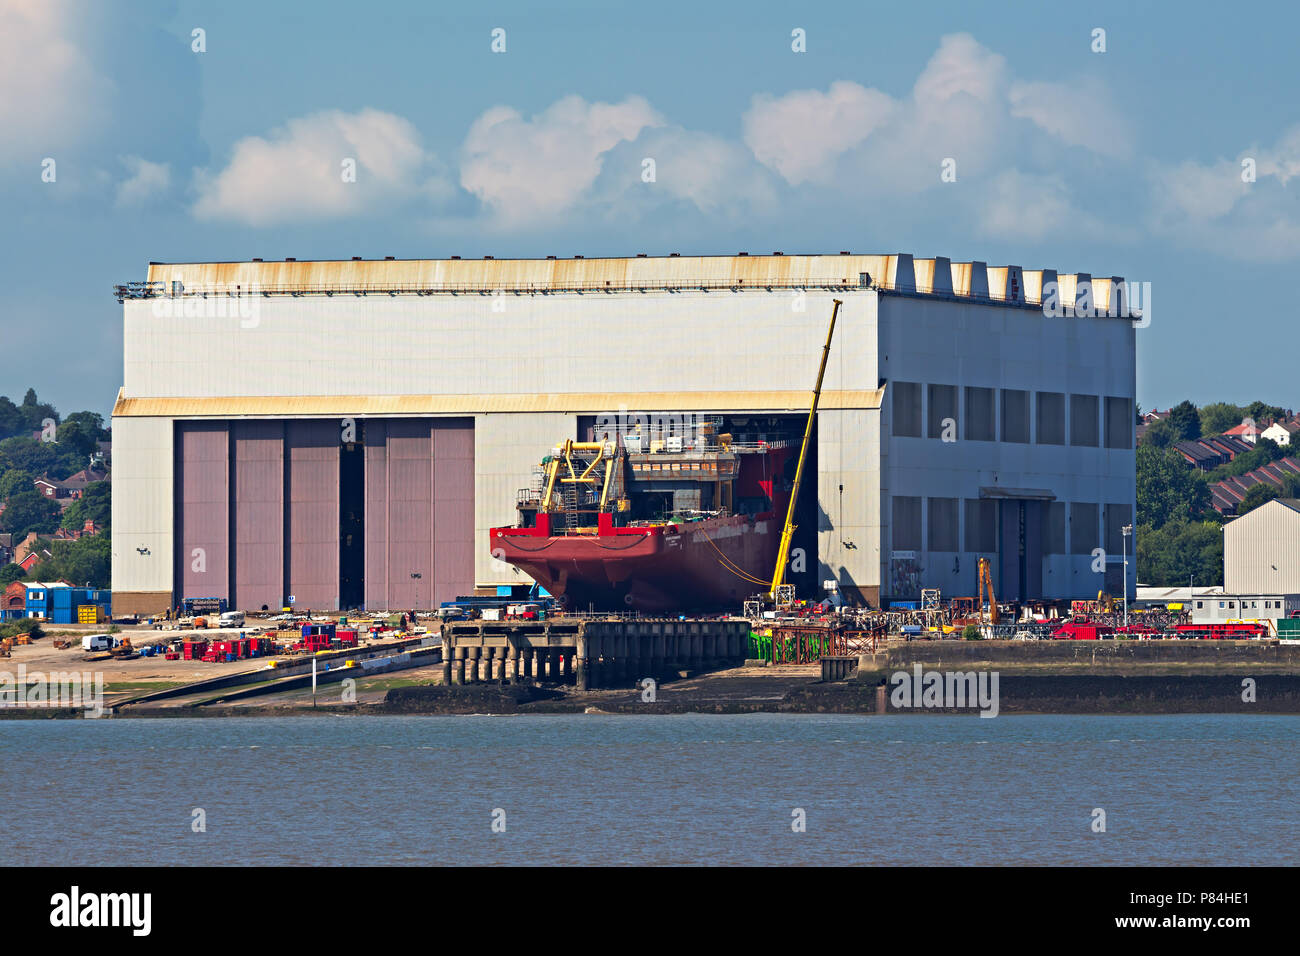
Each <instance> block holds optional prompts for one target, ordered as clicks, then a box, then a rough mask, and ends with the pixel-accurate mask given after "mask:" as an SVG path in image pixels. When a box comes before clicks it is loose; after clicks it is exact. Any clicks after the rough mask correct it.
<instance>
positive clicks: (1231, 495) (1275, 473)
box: [1210, 456, 1300, 515]
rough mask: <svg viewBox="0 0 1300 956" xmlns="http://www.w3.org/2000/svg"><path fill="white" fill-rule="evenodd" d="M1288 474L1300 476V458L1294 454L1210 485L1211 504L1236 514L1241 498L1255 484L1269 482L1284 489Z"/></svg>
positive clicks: (1223, 512) (1217, 508) (1217, 509)
mask: <svg viewBox="0 0 1300 956" xmlns="http://www.w3.org/2000/svg"><path fill="white" fill-rule="evenodd" d="M1287 475H1296V476H1300V458H1296V457H1294V456H1288V457H1286V458H1279V459H1278V460H1277V461H1274V462H1270V463H1269V464H1267V465H1264V466H1262V467H1260V468H1256V469H1255V470H1254V471H1248V472H1246V473H1245V474H1244V475H1237V476H1235V477H1232V478H1226V479H1224V480H1223V481H1216V482H1215V483H1214V484H1212V485H1210V504H1211V505H1212V506H1213V507H1214V510H1215V511H1217V512H1219V513H1220V514H1225V515H1231V514H1236V513H1237V506H1238V505H1239V504H1241V500H1242V499H1243V498H1245V497H1246V492H1248V491H1250V489H1251V488H1253V487H1255V485H1260V484H1268V485H1272V486H1273V487H1274V488H1276V489H1277V490H1278V491H1282V490H1283V488H1284V479H1285V478H1286V476H1287Z"/></svg>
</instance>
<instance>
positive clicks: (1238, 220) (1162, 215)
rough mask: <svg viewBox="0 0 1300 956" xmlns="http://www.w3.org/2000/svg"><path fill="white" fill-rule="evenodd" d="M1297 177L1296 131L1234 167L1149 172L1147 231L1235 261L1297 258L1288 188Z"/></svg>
mask: <svg viewBox="0 0 1300 956" xmlns="http://www.w3.org/2000/svg"><path fill="white" fill-rule="evenodd" d="M1251 168H1253V170H1254V181H1253V182H1251V181H1248V176H1247V173H1248V171H1249V170H1250V169H1251ZM1297 175H1300V126H1293V127H1290V128H1289V129H1287V130H1285V131H1284V132H1283V133H1282V135H1281V136H1280V137H1279V138H1278V141H1277V143H1276V144H1275V145H1273V146H1271V147H1256V148H1254V149H1249V150H1243V152H1242V153H1241V155H1239V156H1238V157H1237V158H1236V159H1232V160H1229V159H1220V160H1216V161H1214V162H1209V163H1199V162H1194V161H1188V162H1183V163H1178V164H1175V165H1168V166H1162V165H1154V166H1152V167H1151V169H1150V173H1149V177H1148V181H1149V184H1150V187H1151V190H1150V191H1151V197H1152V205H1151V209H1150V214H1149V216H1148V221H1149V225H1150V227H1151V229H1152V231H1153V232H1154V233H1156V234H1158V235H1164V236H1167V237H1169V238H1172V239H1175V240H1177V241H1179V242H1181V243H1184V244H1190V245H1195V246H1199V247H1201V248H1204V249H1208V250H1210V251H1212V252H1218V253H1222V254H1225V255H1229V256H1233V257H1235V258H1240V259H1246V258H1251V259H1268V260H1272V261H1277V260H1281V259H1289V258H1294V257H1296V256H1297V255H1300V213H1298V212H1296V201H1295V197H1294V187H1290V188H1288V183H1289V181H1290V180H1291V179H1292V178H1294V177H1296V176H1297Z"/></svg>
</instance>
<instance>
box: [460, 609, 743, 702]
mask: <svg viewBox="0 0 1300 956" xmlns="http://www.w3.org/2000/svg"><path fill="white" fill-rule="evenodd" d="M748 638H749V622H747V621H743V620H742V621H738V620H716V621H618V620H611V621H567V620H557V621H547V622H495V621H477V622H473V623H458V624H451V625H447V626H446V627H444V628H443V682H444V683H445V684H474V683H482V682H492V681H495V682H510V683H520V682H533V681H536V682H550V683H573V684H574V685H576V687H577V688H578V689H579V690H589V689H593V688H599V687H618V686H623V685H627V684H630V683H634V682H635V681H638V680H642V679H644V678H647V677H649V678H654V679H656V680H658V679H662V678H663V677H666V676H675V675H678V674H680V673H682V672H683V671H686V672H694V673H699V672H702V671H706V670H717V669H719V668H723V667H734V666H738V665H739V664H741V663H743V662H744V659H745V656H746V653H747V641H748Z"/></svg>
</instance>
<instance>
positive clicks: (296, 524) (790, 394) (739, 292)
mask: <svg viewBox="0 0 1300 956" xmlns="http://www.w3.org/2000/svg"><path fill="white" fill-rule="evenodd" d="M117 296H118V298H119V300H120V301H121V303H122V308H123V319H124V326H125V345H124V347H125V357H124V358H125V362H124V383H123V386H122V388H121V390H120V392H119V395H118V399H117V402H116V405H115V408H114V411H113V434H114V449H113V451H114V474H113V478H114V489H113V492H114V493H113V528H114V534H113V583H114V613H115V614H131V613H140V614H155V613H160V612H162V611H163V610H164V609H166V608H168V607H170V606H175V605H176V604H177V603H178V602H179V601H180V600H181V599H182V598H189V597H204V598H210V597H219V598H226V599H227V601H228V602H229V604H230V605H231V606H232V607H240V608H246V609H256V608H260V607H262V606H263V605H266V606H268V607H272V608H274V607H279V606H281V605H283V604H284V603H285V602H287V601H289V600H290V598H292V602H293V603H294V605H295V606H297V607H300V608H313V609H350V608H354V607H365V608H367V609H370V610H379V609H410V608H428V607H434V606H437V604H438V603H439V602H441V601H445V600H449V599H452V598H454V597H456V596H458V595H463V594H469V593H473V592H475V590H476V589H477V591H478V592H479V593H495V592H496V589H497V588H498V587H501V586H505V585H514V586H518V585H521V584H526V583H528V582H529V579H528V577H527V576H526V575H525V574H524V573H523V571H521V569H520V568H519V567H518V566H517V565H516V564H512V563H511V562H510V561H504V560H501V558H500V556H499V555H498V556H494V554H493V548H492V547H491V541H490V535H491V533H492V530H493V529H494V528H504V527H509V526H512V525H516V524H518V523H519V517H520V514H519V510H518V508H517V504H518V503H519V502H520V501H521V499H522V497H523V495H524V492H523V491H522V489H527V488H528V487H529V486H530V483H531V482H533V481H534V479H535V476H536V474H537V472H538V469H539V462H542V461H543V459H544V458H546V457H547V456H548V455H551V454H552V453H553V451H554V449H555V448H556V447H557V446H562V445H563V443H564V442H565V441H566V440H578V441H585V440H588V439H590V438H591V437H592V429H593V427H594V426H595V424H596V423H597V422H602V423H608V422H610V421H619V420H621V421H629V420H630V421H638V422H640V421H649V422H653V421H655V420H656V416H659V417H660V419H659V420H669V421H690V422H715V423H716V422H722V423H727V424H728V426H730V423H732V422H736V421H739V422H742V423H751V422H755V421H756V422H768V423H771V427H772V428H773V429H776V430H779V427H780V426H781V423H783V422H793V423H794V425H795V429H796V431H800V430H802V423H803V418H804V417H805V416H806V415H807V411H808V407H809V402H810V398H811V392H812V386H813V382H814V378H815V376H816V373H817V369H818V365H819V361H820V359H821V355H822V351H823V346H824V343H825V337H826V328H827V321H828V319H829V317H830V315H831V311H832V301H833V300H834V299H839V300H841V301H842V302H843V306H842V308H841V312H840V316H839V323H838V327H837V328H836V331H835V337H834V341H833V344H832V348H831V352H830V357H829V360H828V362H827V366H826V372H825V382H824V387H823V390H822V393H821V398H820V407H819V410H818V413H817V416H816V422H815V429H814V432H813V436H814V437H813V442H812V448H811V453H810V455H809V459H808V461H809V469H810V470H809V473H808V475H807V476H806V478H805V481H804V484H803V491H802V493H801V496H800V503H801V505H802V508H803V510H802V511H801V512H800V514H799V517H798V523H799V525H800V528H799V532H798V534H799V535H800V536H801V537H797V538H796V545H799V544H800V543H801V542H802V543H803V545H805V550H807V551H811V552H812V553H811V554H808V555H805V558H806V564H807V567H806V568H805V569H804V570H803V572H802V575H801V576H797V577H796V583H798V584H799V586H800V589H801V593H803V594H805V595H807V594H808V593H809V592H810V591H812V592H815V596H819V597H820V596H822V595H824V594H827V593H830V594H833V595H834V596H835V597H836V598H837V599H838V600H842V601H844V602H846V603H850V604H858V603H863V602H870V603H872V604H880V603H887V602H890V601H906V600H915V599H916V598H917V596H918V595H919V592H920V590H921V589H922V588H939V589H941V591H942V592H943V593H944V594H945V595H964V594H974V593H975V592H976V574H977V565H978V560H979V558H981V557H987V558H989V559H990V560H991V566H992V569H993V574H994V579H995V585H996V587H997V593H998V595H999V597H1006V598H1008V599H1011V600H1015V599H1021V600H1030V599H1036V598H1048V599H1067V598H1083V597H1090V596H1095V595H1096V593H1097V591H1098V590H1100V589H1101V588H1103V587H1104V588H1106V589H1107V590H1109V591H1111V592H1112V593H1118V590H1119V587H1120V581H1119V578H1118V575H1119V574H1120V573H1121V572H1120V568H1121V567H1122V564H1121V559H1120V558H1119V557H1118V556H1119V555H1120V553H1121V550H1122V541H1121V529H1122V528H1123V527H1124V526H1126V525H1131V524H1132V521H1133V513H1134V505H1135V472H1134V395H1135V370H1136V359H1135V326H1136V325H1137V324H1138V323H1137V322H1136V321H1135V320H1134V317H1133V316H1130V315H1129V309H1128V308H1127V300H1126V297H1125V284H1124V282H1123V280H1121V279H1119V278H1118V277H1109V278H1094V277H1092V276H1090V275H1088V274H1086V273H1071V274H1061V275H1058V274H1057V273H1055V272H1054V271H1051V270H1041V271H1032V270H1025V269H1022V268H1021V267H1019V266H1003V267H990V266H987V265H986V264H985V263H983V262H950V261H949V260H948V259H944V258H932V259H914V258H913V257H912V256H910V255H905V254H899V255H852V254H849V253H841V254H839V255H782V254H780V253H774V254H773V255H770V256H769V255H763V256H758V255H752V256H751V255H743V254H742V255H737V256H677V255H672V256H665V257H646V256H636V257H631V258H609V259H584V258H581V257H575V258H572V259H557V258H554V257H548V258H545V259H526V260H524V259H521V260H505V259H491V258H486V259H483V260H462V259H459V258H455V257H453V258H451V259H441V260H432V259H430V260H400V261H399V260H393V259H384V260H379V261H371V260H360V259H353V260H350V261H313V262H306V261H304V262H298V261H295V260H292V259H289V260H285V261H283V262H278V261H277V262H264V261H262V260H256V259H255V260H253V261H249V262H210V263H151V264H150V265H149V269H148V274H147V278H146V279H145V280H144V281H136V282H131V283H127V284H125V285H122V286H119V287H118V288H117ZM1048 304H1050V305H1051V308H1048V307H1047V306H1048ZM1076 306H1078V308H1076ZM649 437H653V436H649ZM1097 549H1102V550H1103V551H1104V552H1105V553H1104V555H1102V557H1101V558H1100V561H1101V564H1100V565H1099V564H1098V560H1099V559H1098V554H1100V553H1101V552H1099V551H1098V550H1097ZM1099 566H1100V567H1103V570H1102V571H1101V572H1100V573H1099V571H1098V570H1097V569H1098V567H1099ZM741 570H744V571H745V572H746V573H748V574H749V575H751V576H753V577H756V578H758V579H762V578H765V577H767V576H769V575H770V574H771V572H772V569H769V568H757V567H754V568H745V569H741ZM741 585H742V586H743V587H742V589H751V584H750V583H749V582H745V581H741ZM752 590H755V591H756V590H760V589H759V588H756V587H752Z"/></svg>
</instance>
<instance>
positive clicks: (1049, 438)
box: [1037, 392, 1065, 445]
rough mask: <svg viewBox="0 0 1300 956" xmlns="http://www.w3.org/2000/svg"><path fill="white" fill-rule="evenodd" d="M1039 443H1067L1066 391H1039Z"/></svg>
mask: <svg viewBox="0 0 1300 956" xmlns="http://www.w3.org/2000/svg"><path fill="white" fill-rule="evenodd" d="M1037 399H1038V415H1037V418H1038V433H1037V434H1038V444H1040V445H1064V444H1065V393H1064V392H1039V393H1038V394H1037Z"/></svg>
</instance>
